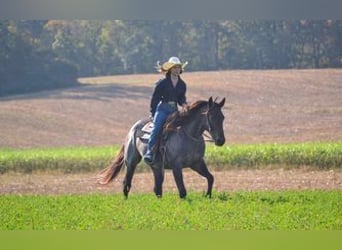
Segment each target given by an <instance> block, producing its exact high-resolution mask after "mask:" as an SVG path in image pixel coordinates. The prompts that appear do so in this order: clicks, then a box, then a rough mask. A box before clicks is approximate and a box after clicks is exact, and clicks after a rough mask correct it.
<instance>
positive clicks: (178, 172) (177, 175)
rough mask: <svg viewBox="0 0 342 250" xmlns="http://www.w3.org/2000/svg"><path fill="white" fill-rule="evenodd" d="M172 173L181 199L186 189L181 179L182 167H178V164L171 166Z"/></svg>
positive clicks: (183, 197) (184, 195)
mask: <svg viewBox="0 0 342 250" xmlns="http://www.w3.org/2000/svg"><path fill="white" fill-rule="evenodd" d="M172 173H173V177H174V179H175V181H176V185H177V188H178V192H179V197H180V198H182V199H185V197H186V189H185V186H184V181H183V171H182V167H180V166H176V167H173V169H172Z"/></svg>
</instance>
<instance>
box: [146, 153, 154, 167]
mask: <svg viewBox="0 0 342 250" xmlns="http://www.w3.org/2000/svg"><path fill="white" fill-rule="evenodd" d="M144 161H145V162H146V163H147V164H148V165H152V164H153V163H154V161H155V153H154V152H153V150H151V149H148V150H147V152H146V154H145V155H144Z"/></svg>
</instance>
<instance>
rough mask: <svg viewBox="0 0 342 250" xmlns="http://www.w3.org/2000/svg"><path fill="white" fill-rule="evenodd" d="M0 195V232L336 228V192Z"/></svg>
mask: <svg viewBox="0 0 342 250" xmlns="http://www.w3.org/2000/svg"><path fill="white" fill-rule="evenodd" d="M188 197H189V198H188V199H186V200H181V199H179V198H178V195H176V194H171V193H167V194H165V196H164V197H163V198H162V199H158V198H156V197H155V196H153V195H151V194H139V195H132V196H130V197H129V198H128V200H124V199H123V197H122V195H118V194H117V195H98V194H92V195H66V196H26V195H24V196H18V195H4V196H1V197H0V204H1V205H0V230H17V229H20V230H22V229H25V230H31V229H34V230H47V229H62V230H69V229H76V230H93V229H110V230H113V229H114V230H142V229H146V230H164V229H171V230H226V229H243V230H245V229H247V230H259V229H261V230H264V229H277V230H288V229H289V230H292V229H300V230H322V229H329V230H341V229H342V210H341V207H342V193H341V192H340V191H318V190H317V191H283V192H236V193H225V192H223V193H214V195H213V198H212V199H207V198H204V197H202V195H201V194H199V193H194V192H191V193H190V194H189V196H188Z"/></svg>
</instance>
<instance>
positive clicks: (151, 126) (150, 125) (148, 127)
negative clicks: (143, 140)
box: [141, 122, 153, 134]
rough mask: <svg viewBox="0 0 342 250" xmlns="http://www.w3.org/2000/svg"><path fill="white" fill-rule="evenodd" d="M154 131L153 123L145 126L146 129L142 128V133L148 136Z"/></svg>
mask: <svg viewBox="0 0 342 250" xmlns="http://www.w3.org/2000/svg"><path fill="white" fill-rule="evenodd" d="M152 129H153V122H148V123H146V124H145V126H144V127H142V129H141V131H142V132H144V134H145V133H147V134H151V132H152Z"/></svg>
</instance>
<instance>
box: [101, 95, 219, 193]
mask: <svg viewBox="0 0 342 250" xmlns="http://www.w3.org/2000/svg"><path fill="white" fill-rule="evenodd" d="M224 103H225V98H224V99H222V100H221V101H220V102H216V101H213V99H212V98H211V97H210V98H209V100H208V101H203V100H201V101H197V102H195V103H193V104H191V105H190V106H189V107H188V109H187V110H186V111H184V112H179V111H177V112H174V113H173V114H172V115H171V116H170V117H169V118H168V121H167V122H166V124H165V126H164V133H166V134H167V136H166V138H165V137H163V140H162V142H161V145H160V148H159V154H158V157H157V158H156V160H155V162H153V164H152V165H151V169H152V172H153V175H154V193H155V194H156V196H157V197H161V196H162V193H163V191H162V184H163V181H164V169H171V170H172V173H173V176H174V179H175V181H176V185H177V188H178V191H179V196H180V197H181V198H185V197H186V194H187V192H186V189H185V186H184V182H183V173H182V169H183V168H186V167H189V168H191V169H192V170H194V171H196V172H197V173H199V174H200V175H202V176H203V177H205V178H206V179H207V182H208V188H207V192H206V195H207V196H208V197H211V191H212V187H213V182H214V177H213V175H212V174H211V173H210V172H209V170H208V168H207V165H206V163H205V159H204V153H205V142H204V139H203V136H202V135H203V132H204V131H208V132H209V134H210V136H211V137H212V139H213V141H214V143H215V145H217V146H222V145H223V144H224V143H225V136H224V131H223V120H224V115H223V113H222V110H221V109H222V107H223V105H224ZM148 122H149V120H146V119H144V120H139V121H138V122H136V123H135V124H134V125H133V126H132V128H131V129H130V131H129V133H128V135H127V137H126V142H125V144H124V145H123V146H122V147H121V149H120V152H119V154H118V155H117V157H116V158H115V159H114V160H113V162H112V163H111V165H109V166H108V167H107V168H106V169H104V170H103V171H102V173H101V174H100V175H99V179H98V180H99V183H100V184H107V183H109V182H110V181H112V180H113V179H114V178H115V177H116V176H117V175H118V174H119V172H120V170H121V168H122V166H123V165H125V166H126V176H125V178H124V181H123V193H124V195H125V197H126V198H127V197H128V193H129V191H130V189H131V185H132V178H133V175H134V171H135V168H136V166H137V165H138V164H139V162H140V161H141V158H142V156H143V155H144V152H146V149H147V144H146V141H145V140H143V139H142V135H144V132H143V127H144V126H145V125H146V123H148Z"/></svg>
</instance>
